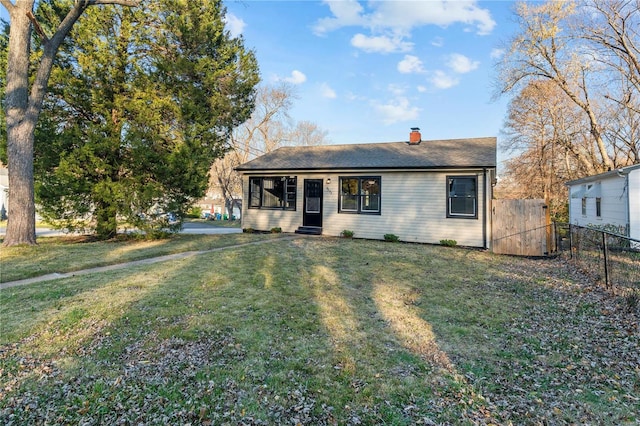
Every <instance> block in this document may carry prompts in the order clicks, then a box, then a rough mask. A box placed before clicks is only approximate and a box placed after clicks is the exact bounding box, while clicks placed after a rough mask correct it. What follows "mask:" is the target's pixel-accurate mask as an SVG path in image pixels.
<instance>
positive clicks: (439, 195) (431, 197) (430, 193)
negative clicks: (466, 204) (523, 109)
mask: <svg viewBox="0 0 640 426" xmlns="http://www.w3.org/2000/svg"><path fill="white" fill-rule="evenodd" d="M456 175H460V176H472V175H473V176H477V177H478V218H477V219H460V218H455V219H453V218H447V180H446V179H447V176H456ZM341 176H344V177H346V176H380V177H381V200H382V205H381V214H380V215H370V214H350V213H338V197H339V194H340V188H339V177H341ZM482 184H483V179H482V173H452V172H448V173H447V172H386V173H376V172H366V173H341V174H336V175H332V176H331V185H330V186H329V187H325V203H324V220H323V229H322V231H323V234H327V235H340V233H341V232H342V231H343V230H345V229H348V230H350V231H353V232H354V233H355V237H356V238H368V239H383V238H384V235H385V234H395V235H397V236H398V237H399V238H400V240H401V241H406V242H420V243H434V244H438V243H439V242H440V240H443V239H453V240H456V241H457V242H458V244H460V245H465V246H474V247H482V246H483V228H482V219H483V211H482V209H483V208H484V206H483V188H482ZM329 195H331V196H329Z"/></svg>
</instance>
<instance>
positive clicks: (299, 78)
mask: <svg viewBox="0 0 640 426" xmlns="http://www.w3.org/2000/svg"><path fill="white" fill-rule="evenodd" d="M278 80H282V81H286V82H287V83H291V84H302V83H304V82H305V81H307V76H306V75H304V74H303V73H302V72H300V71H298V70H293V71H291V75H290V76H289V77H284V78H278Z"/></svg>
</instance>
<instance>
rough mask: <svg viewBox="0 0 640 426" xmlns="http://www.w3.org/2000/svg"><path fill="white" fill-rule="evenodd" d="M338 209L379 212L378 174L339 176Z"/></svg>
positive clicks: (364, 212)
mask: <svg viewBox="0 0 640 426" xmlns="http://www.w3.org/2000/svg"><path fill="white" fill-rule="evenodd" d="M338 211H339V212H340V213H360V214H380V176H362V177H340V204H339V205H338Z"/></svg>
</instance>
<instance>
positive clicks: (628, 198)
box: [566, 164, 640, 240]
mask: <svg viewBox="0 0 640 426" xmlns="http://www.w3.org/2000/svg"><path fill="white" fill-rule="evenodd" d="M566 185H567V186H568V187H569V221H570V223H571V224H573V225H579V226H594V227H599V228H602V227H608V228H610V229H613V228H614V227H615V228H616V229H617V233H619V234H622V235H626V236H628V237H631V238H634V239H636V240H640V164H636V165H633V166H627V167H622V168H620V169H617V170H614V171H610V172H606V173H601V174H599V175H595V176H588V177H585V178H582V179H577V180H572V181H570V182H567V183H566Z"/></svg>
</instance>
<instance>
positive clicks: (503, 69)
mask: <svg viewBox="0 0 640 426" xmlns="http://www.w3.org/2000/svg"><path fill="white" fill-rule="evenodd" d="M575 13H576V4H575V3H573V2H556V1H548V2H545V3H542V4H538V3H536V4H535V5H530V4H526V3H519V4H518V5H517V6H516V10H515V14H516V17H517V19H518V22H519V24H520V32H519V33H518V34H517V35H516V36H515V37H514V38H513V40H512V41H511V43H510V46H509V49H508V51H507V54H505V56H504V57H503V58H502V60H501V62H500V63H499V64H498V68H499V76H498V86H499V92H500V93H501V94H505V93H509V92H513V91H516V90H518V89H520V88H521V87H522V86H523V85H526V84H527V83H528V82H530V81H532V80H541V79H542V80H548V81H550V82H552V83H553V84H554V85H556V86H557V87H558V88H559V89H561V90H562V91H563V92H564V93H565V94H566V96H567V97H568V98H569V99H570V100H571V101H572V102H573V103H575V105H577V106H578V107H579V108H580V109H581V110H582V111H583V113H584V114H585V116H586V118H587V121H588V124H589V132H590V133H591V136H592V138H593V141H594V143H595V145H596V148H597V152H598V154H599V161H598V162H597V163H595V164H594V165H593V168H594V169H595V170H596V171H605V170H611V169H613V168H614V162H613V160H612V159H611V157H610V155H609V152H608V151H607V143H606V142H605V140H604V138H603V132H602V126H601V123H600V119H599V115H598V106H599V104H598V99H597V97H596V96H594V95H595V90H594V89H593V87H592V86H591V85H590V83H592V81H593V80H592V78H595V76H596V74H598V72H599V71H600V69H598V67H597V64H595V63H594V62H592V61H586V60H585V57H584V55H583V53H584V49H581V48H580V47H581V46H580V45H579V44H578V43H577V42H576V40H577V38H576V36H575V35H574V34H573V33H572V32H571V28H570V26H569V21H570V20H571V19H573V18H574V17H575Z"/></svg>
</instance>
